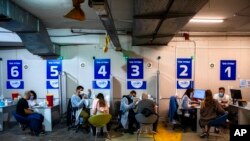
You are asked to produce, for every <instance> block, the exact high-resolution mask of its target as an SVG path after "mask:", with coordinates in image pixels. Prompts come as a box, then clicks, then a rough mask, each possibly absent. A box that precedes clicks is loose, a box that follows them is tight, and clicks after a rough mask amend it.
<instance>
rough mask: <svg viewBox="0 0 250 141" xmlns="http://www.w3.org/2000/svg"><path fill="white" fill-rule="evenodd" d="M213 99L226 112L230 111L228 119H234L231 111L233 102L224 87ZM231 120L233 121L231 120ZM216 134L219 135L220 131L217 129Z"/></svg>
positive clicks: (220, 88)
mask: <svg viewBox="0 0 250 141" xmlns="http://www.w3.org/2000/svg"><path fill="white" fill-rule="evenodd" d="M213 99H215V100H217V101H218V102H219V104H220V105H221V107H222V108H223V109H224V110H225V111H228V112H229V113H228V118H229V119H230V118H231V117H232V113H231V111H229V108H228V106H229V103H230V102H231V97H230V96H229V95H228V94H225V88H224V87H219V93H216V94H214V96H213ZM230 120H231V119H230ZM214 132H215V133H219V132H220V131H219V129H218V128H215V129H214Z"/></svg>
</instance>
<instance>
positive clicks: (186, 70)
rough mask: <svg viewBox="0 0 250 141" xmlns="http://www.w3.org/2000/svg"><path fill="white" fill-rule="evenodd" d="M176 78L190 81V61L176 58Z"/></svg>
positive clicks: (189, 59)
mask: <svg viewBox="0 0 250 141" xmlns="http://www.w3.org/2000/svg"><path fill="white" fill-rule="evenodd" d="M177 78H178V79H192V59H191V58H177Z"/></svg>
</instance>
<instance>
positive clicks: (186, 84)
mask: <svg viewBox="0 0 250 141" xmlns="http://www.w3.org/2000/svg"><path fill="white" fill-rule="evenodd" d="M190 88H194V81H190V80H178V81H177V89H190Z"/></svg>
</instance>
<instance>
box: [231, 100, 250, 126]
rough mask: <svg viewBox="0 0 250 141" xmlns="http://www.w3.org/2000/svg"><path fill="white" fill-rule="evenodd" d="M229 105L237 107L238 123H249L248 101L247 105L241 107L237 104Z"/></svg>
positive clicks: (249, 107) (249, 108) (249, 109)
mask: <svg viewBox="0 0 250 141" xmlns="http://www.w3.org/2000/svg"><path fill="white" fill-rule="evenodd" d="M230 106H233V107H236V108H237V109H238V124H239V125H250V102H247V106H245V107H241V106H238V105H233V104H230Z"/></svg>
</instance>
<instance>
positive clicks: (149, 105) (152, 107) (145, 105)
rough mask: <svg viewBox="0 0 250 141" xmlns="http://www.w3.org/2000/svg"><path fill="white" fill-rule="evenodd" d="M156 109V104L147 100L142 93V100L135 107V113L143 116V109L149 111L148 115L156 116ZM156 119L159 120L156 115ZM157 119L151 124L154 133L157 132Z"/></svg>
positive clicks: (145, 95) (146, 95) (146, 96)
mask: <svg viewBox="0 0 250 141" xmlns="http://www.w3.org/2000/svg"><path fill="white" fill-rule="evenodd" d="M156 108H157V106H156V103H155V102H154V101H153V100H150V99H148V94H146V93H143V94H142V100H141V101H139V103H138V105H137V113H141V114H143V111H144V110H145V109H147V110H149V113H151V114H155V115H157V111H156ZM157 117H158V118H159V116H158V115H157ZM158 118H157V120H156V121H155V123H153V131H155V132H156V130H157V123H158Z"/></svg>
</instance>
